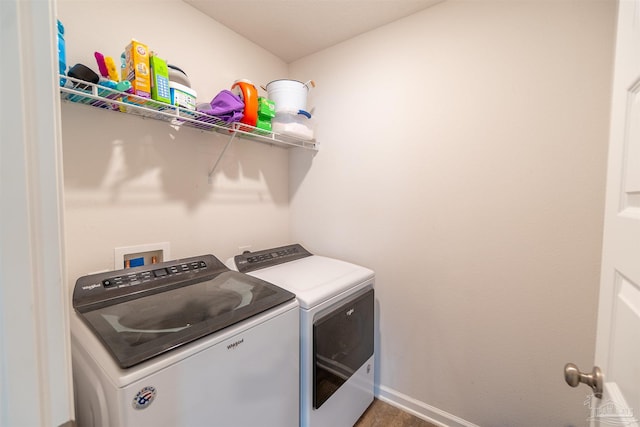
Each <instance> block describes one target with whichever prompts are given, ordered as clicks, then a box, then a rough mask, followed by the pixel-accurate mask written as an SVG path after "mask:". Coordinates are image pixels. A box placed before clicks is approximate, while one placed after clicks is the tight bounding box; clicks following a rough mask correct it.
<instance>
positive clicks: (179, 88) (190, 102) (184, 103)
mask: <svg viewBox="0 0 640 427" xmlns="http://www.w3.org/2000/svg"><path fill="white" fill-rule="evenodd" d="M169 91H170V93H171V104H173V105H177V106H178V107H182V108H186V109H188V110H194V111H195V109H196V97H197V93H196V91H195V90H193V89H191V88H190V87H186V86H185V85H181V84H180V83H176V82H171V81H170V82H169Z"/></svg>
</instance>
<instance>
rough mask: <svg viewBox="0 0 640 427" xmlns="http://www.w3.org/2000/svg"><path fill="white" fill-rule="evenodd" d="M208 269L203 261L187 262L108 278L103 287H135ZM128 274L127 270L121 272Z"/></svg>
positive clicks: (103, 282) (103, 281)
mask: <svg viewBox="0 0 640 427" xmlns="http://www.w3.org/2000/svg"><path fill="white" fill-rule="evenodd" d="M205 268H207V263H206V262H205V261H203V260H199V261H191V262H185V263H182V264H176V265H170V266H167V267H162V268H157V269H154V270H147V271H141V272H137V273H134V272H131V273H130V274H119V275H117V276H113V277H107V278H106V279H103V280H102V286H103V287H105V288H112V287H119V288H121V287H123V286H134V285H139V284H141V283H146V282H150V281H152V280H156V279H163V278H165V277H169V276H173V275H177V274H181V273H186V272H188V271H191V270H197V271H200V269H205ZM120 271H122V272H125V273H126V270H120Z"/></svg>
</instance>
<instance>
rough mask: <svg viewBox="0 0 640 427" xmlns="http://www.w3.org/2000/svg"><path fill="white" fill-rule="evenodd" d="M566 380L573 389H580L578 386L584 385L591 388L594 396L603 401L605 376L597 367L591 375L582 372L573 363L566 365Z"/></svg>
mask: <svg viewBox="0 0 640 427" xmlns="http://www.w3.org/2000/svg"><path fill="white" fill-rule="evenodd" d="M564 380H565V381H566V382H567V384H569V385H570V386H571V387H578V384H580V383H584V384H586V385H588V386H589V387H591V389H592V390H593V395H594V396H595V397H597V398H598V399H602V386H603V384H604V376H603V375H602V371H601V370H600V368H598V367H597V366H594V367H593V370H592V371H591V373H590V374H585V373H584V372H580V370H579V369H578V367H577V366H576V365H574V364H573V363H567V364H566V365H564Z"/></svg>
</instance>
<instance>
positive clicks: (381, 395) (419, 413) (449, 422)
mask: <svg viewBox="0 0 640 427" xmlns="http://www.w3.org/2000/svg"><path fill="white" fill-rule="evenodd" d="M375 395H376V397H377V398H378V399H380V400H382V401H383V402H386V403H388V404H389V405H392V406H395V407H396V408H399V409H402V410H403V411H405V412H408V413H410V414H411V415H414V416H416V417H418V418H420V419H423V420H425V421H429V422H430V423H433V424H435V425H438V426H441V427H479V426H477V425H475V424H473V423H470V422H469V421H466V420H463V419H462V418H460V417H456V416H455V415H452V414H450V413H448V412H445V411H443V410H441V409H438V408H435V407H433V406H430V405H427V404H426V403H424V402H420V401H419V400H416V399H414V398H412V397H409V396H407V395H405V394H402V393H400V392H399V391H396V390H393V389H391V388H389V387H385V386H377V387H376V389H375Z"/></svg>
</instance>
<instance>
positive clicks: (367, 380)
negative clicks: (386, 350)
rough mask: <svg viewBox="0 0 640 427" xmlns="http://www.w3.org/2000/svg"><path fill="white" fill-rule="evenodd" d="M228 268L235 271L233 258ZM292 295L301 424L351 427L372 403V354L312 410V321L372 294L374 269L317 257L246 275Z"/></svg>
mask: <svg viewBox="0 0 640 427" xmlns="http://www.w3.org/2000/svg"><path fill="white" fill-rule="evenodd" d="M227 266H228V267H230V268H235V267H236V266H235V263H234V260H233V259H230V260H229V261H228V262H227ZM247 274H249V275H251V276H255V277H258V278H260V279H263V280H266V281H267V282H270V283H273V284H274V285H276V286H279V287H281V288H284V289H286V290H288V291H290V292H293V293H294V294H296V298H297V299H298V301H299V303H300V425H301V427H329V426H330V427H352V426H353V425H354V424H355V423H356V421H357V420H358V418H359V417H360V416H361V415H362V413H363V412H364V411H365V410H366V409H367V408H368V406H369V405H370V404H371V402H372V401H373V389H374V355H373V354H372V355H371V357H370V358H369V359H368V360H367V361H366V362H365V363H364V364H362V365H361V366H360V368H359V369H358V370H357V371H356V372H355V373H354V374H353V375H352V376H351V377H350V378H349V379H348V380H347V381H346V382H345V383H344V384H342V386H340V388H338V390H337V391H336V392H335V393H334V394H333V395H332V396H331V397H329V398H328V400H326V402H324V403H323V404H322V405H321V406H320V407H319V408H318V409H314V406H313V369H314V366H313V351H314V348H313V345H314V343H313V325H314V320H316V319H317V318H318V317H320V316H323V315H324V314H325V313H327V312H330V311H331V310H332V309H335V308H337V307H338V306H340V305H342V304H343V303H345V302H346V301H348V300H349V299H350V298H351V297H353V296H356V295H357V294H362V292H363V291H365V290H367V289H372V288H373V284H374V278H375V274H374V272H373V271H372V270H370V269H368V268H365V267H361V266H358V265H355V264H351V263H348V262H344V261H340V260H337V259H333V258H327V257H323V256H318V255H311V256H307V257H305V258H301V259H297V260H294V261H289V262H285V263H282V264H278V265H274V266H271V267H266V268H263V269H259V270H255V271H251V272H248V273H247Z"/></svg>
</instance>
